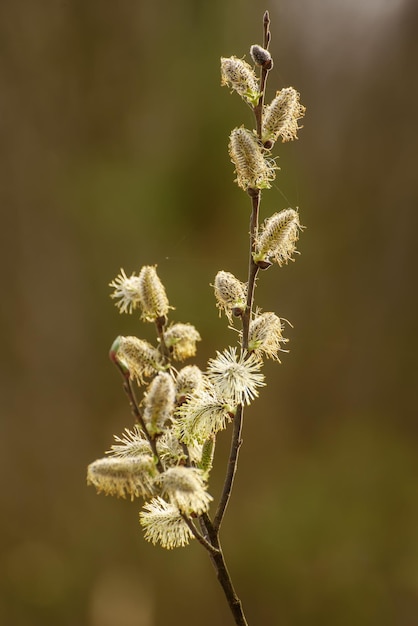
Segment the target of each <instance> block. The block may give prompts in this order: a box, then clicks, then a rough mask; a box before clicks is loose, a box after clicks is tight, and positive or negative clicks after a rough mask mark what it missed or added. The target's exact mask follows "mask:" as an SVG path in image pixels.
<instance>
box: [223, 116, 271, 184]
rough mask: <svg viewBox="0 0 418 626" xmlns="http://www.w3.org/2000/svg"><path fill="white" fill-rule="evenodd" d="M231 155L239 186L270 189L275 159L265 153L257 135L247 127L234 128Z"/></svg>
mask: <svg viewBox="0 0 418 626" xmlns="http://www.w3.org/2000/svg"><path fill="white" fill-rule="evenodd" d="M229 156H230V157H231V161H232V163H233V164H234V165H235V173H236V175H237V177H236V182H237V184H238V187H241V189H244V191H247V190H248V189H268V188H269V187H271V185H270V182H271V181H272V180H274V178H275V171H274V170H275V169H276V166H275V165H274V161H272V160H271V159H267V158H266V157H265V155H264V151H263V147H262V146H261V144H260V142H259V140H258V139H257V137H256V135H255V134H254V133H253V132H251V131H250V130H247V129H246V128H243V127H241V128H234V130H233V131H232V132H231V135H230V137H229Z"/></svg>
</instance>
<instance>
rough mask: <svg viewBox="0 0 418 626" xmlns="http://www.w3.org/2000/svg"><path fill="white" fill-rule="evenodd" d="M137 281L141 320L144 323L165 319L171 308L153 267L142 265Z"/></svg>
mask: <svg viewBox="0 0 418 626" xmlns="http://www.w3.org/2000/svg"><path fill="white" fill-rule="evenodd" d="M138 281H139V296H140V303H141V309H142V316H141V317H142V319H143V320H144V321H146V322H154V321H155V320H156V319H158V318H160V317H166V315H167V313H168V309H169V308H171V307H170V306H169V304H168V298H167V294H166V292H165V289H164V285H163V284H162V282H161V280H160V279H159V278H158V275H157V271H156V269H155V266H154V265H144V267H142V268H141V271H140V272H139V277H138Z"/></svg>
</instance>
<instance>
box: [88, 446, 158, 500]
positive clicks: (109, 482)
mask: <svg viewBox="0 0 418 626" xmlns="http://www.w3.org/2000/svg"><path fill="white" fill-rule="evenodd" d="M156 475H157V469H156V467H155V463H154V460H153V458H152V456H151V455H149V454H141V455H140V456H134V457H130V456H126V457H120V458H117V457H106V458H103V459H98V460H97V461H94V462H93V463H90V465H89V466H88V468H87V484H88V485H94V486H95V487H96V489H97V492H98V493H104V494H106V495H107V496H117V497H118V498H125V497H126V496H127V495H128V496H131V500H133V499H134V498H139V497H140V496H144V497H147V496H150V495H152V494H153V491H154V490H153V483H154V479H155V477H156Z"/></svg>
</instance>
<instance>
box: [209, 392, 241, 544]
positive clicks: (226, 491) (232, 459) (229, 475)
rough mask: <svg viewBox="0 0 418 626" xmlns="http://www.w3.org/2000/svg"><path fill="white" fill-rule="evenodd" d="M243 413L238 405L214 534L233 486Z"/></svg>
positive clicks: (217, 529) (214, 522) (217, 531)
mask: <svg viewBox="0 0 418 626" xmlns="http://www.w3.org/2000/svg"><path fill="white" fill-rule="evenodd" d="M243 413H244V407H243V406H242V404H239V405H238V407H237V410H236V412H235V415H234V423H233V425H234V427H233V432H232V441H231V449H230V452H229V459H228V467H227V470H226V476H225V482H224V486H223V489H222V494H221V497H220V499H219V504H218V508H217V511H216V515H215V518H214V520H213V527H214V529H215V531H216V533H219V528H220V525H221V524H222V520H223V517H224V515H225V511H226V507H227V506H228V502H229V498H230V497H231V491H232V485H233V484H234V478H235V474H236V471H237V464H238V454H239V449H240V447H241V444H242V439H241V432H242V417H243Z"/></svg>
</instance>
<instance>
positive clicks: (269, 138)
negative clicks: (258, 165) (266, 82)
mask: <svg viewBox="0 0 418 626" xmlns="http://www.w3.org/2000/svg"><path fill="white" fill-rule="evenodd" d="M299 98H300V95H299V93H298V92H297V91H296V89H294V88H293V87H286V88H285V89H282V90H281V91H278V92H277V93H276V97H275V98H274V99H273V100H272V102H271V103H270V104H269V105H267V106H266V107H265V108H264V113H263V126H262V131H261V136H262V141H263V144H265V143H266V142H270V144H269V147H271V146H272V145H273V143H274V142H275V141H277V139H278V138H279V137H281V138H282V141H283V142H285V141H291V140H293V139H297V132H298V129H299V128H300V126H298V120H300V119H301V118H302V117H303V116H304V115H305V111H306V108H305V107H304V106H303V105H302V104H300V102H299Z"/></svg>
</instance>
